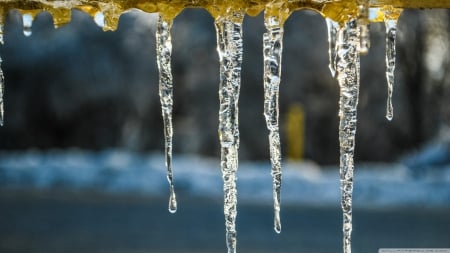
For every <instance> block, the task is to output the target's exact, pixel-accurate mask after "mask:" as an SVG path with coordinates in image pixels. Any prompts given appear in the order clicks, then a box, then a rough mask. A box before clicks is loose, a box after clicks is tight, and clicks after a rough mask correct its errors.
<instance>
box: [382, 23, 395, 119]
mask: <svg viewBox="0 0 450 253" xmlns="http://www.w3.org/2000/svg"><path fill="white" fill-rule="evenodd" d="M384 24H385V26H386V79H387V85H388V97H387V105H386V118H387V119H388V120H392V118H393V117H394V107H393V106H392V93H393V91H394V71H395V55H396V51H395V41H396V37H397V20H395V19H387V20H385V21H384Z"/></svg>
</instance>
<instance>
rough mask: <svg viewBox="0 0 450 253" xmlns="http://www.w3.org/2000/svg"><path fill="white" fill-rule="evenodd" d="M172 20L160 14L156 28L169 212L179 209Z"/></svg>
mask: <svg viewBox="0 0 450 253" xmlns="http://www.w3.org/2000/svg"><path fill="white" fill-rule="evenodd" d="M171 27H172V20H166V19H164V18H163V17H162V16H159V20H158V27H157V29H156V48H157V53H156V56H157V61H158V69H159V96H160V100H161V108H162V117H163V121H164V140H165V156H166V167H167V180H168V181H169V188H170V197H169V212H171V213H175V212H176V211H177V199H176V196H175V187H174V183H173V171H172V137H173V127H172V108H173V83H172V71H171V67H170V61H171V55H172V40H171V36H170V29H171Z"/></svg>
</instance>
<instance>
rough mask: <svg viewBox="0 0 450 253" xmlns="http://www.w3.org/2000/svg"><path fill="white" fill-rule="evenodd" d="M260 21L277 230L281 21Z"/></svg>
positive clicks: (276, 227) (278, 229) (271, 18)
mask: <svg viewBox="0 0 450 253" xmlns="http://www.w3.org/2000/svg"><path fill="white" fill-rule="evenodd" d="M264 24H265V25H266V29H267V32H266V33H264V35H263V40H264V41H263V47H264V116H265V118H266V124H267V128H268V129H269V144H270V161H271V163H272V179H273V206H274V230H275V232H277V233H280V232H281V221H280V199H281V198H280V189H281V144H280V133H279V126H278V115H279V104H278V97H279V86H280V80H281V56H282V51H283V31H284V29H283V24H282V21H281V20H280V18H279V17H276V16H270V15H266V16H265V18H264Z"/></svg>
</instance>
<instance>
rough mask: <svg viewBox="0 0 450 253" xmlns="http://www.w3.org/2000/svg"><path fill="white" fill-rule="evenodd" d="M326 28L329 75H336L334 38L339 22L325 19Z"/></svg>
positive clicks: (335, 37)
mask: <svg viewBox="0 0 450 253" xmlns="http://www.w3.org/2000/svg"><path fill="white" fill-rule="evenodd" d="M325 21H326V24H327V28H328V45H329V48H328V55H329V61H330V62H329V65H328V68H329V69H330V72H331V76H332V77H335V76H336V39H337V36H336V35H337V32H338V30H339V23H338V22H336V21H334V20H332V19H330V18H326V19H325Z"/></svg>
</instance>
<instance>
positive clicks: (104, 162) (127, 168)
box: [0, 149, 450, 208]
mask: <svg viewBox="0 0 450 253" xmlns="http://www.w3.org/2000/svg"><path fill="white" fill-rule="evenodd" d="M283 166H284V171H283V172H284V173H283V185H282V189H281V198H282V202H281V203H282V208H283V205H285V204H301V205H320V206H334V207H338V206H339V204H340V202H339V201H340V189H339V187H340V181H339V180H340V178H339V167H338V166H329V167H320V166H318V165H317V164H315V163H313V162H307V161H306V162H301V163H293V162H288V161H286V162H285V163H284V164H283ZM173 167H174V174H175V181H176V184H177V191H178V192H179V193H182V194H184V195H187V196H192V197H193V198H195V197H206V198H214V199H217V200H221V199H222V198H223V185H222V175H221V171H220V162H219V160H218V159H213V158H205V157H199V156H190V155H179V154H175V155H174V160H173ZM239 167H240V168H239V172H238V183H237V187H238V198H239V202H240V203H243V202H247V203H257V204H264V205H272V203H273V202H272V201H273V200H272V197H273V196H272V177H271V175H270V167H271V165H270V162H269V159H268V160H267V162H248V161H242V162H240V166H239ZM58 187H62V188H66V189H70V190H80V191H83V190H92V189H95V190H98V191H103V192H108V193H133V194H142V195H148V196H156V197H162V198H165V197H166V196H167V194H168V192H167V181H166V170H165V165H164V154H162V153H150V154H138V153H131V152H127V151H122V150H106V151H102V152H91V151H82V150H75V149H72V150H52V151H47V152H41V151H36V150H34V151H33V150H31V151H26V152H17V153H0V189H5V188H13V189H17V188H19V189H23V188H34V189H43V190H48V189H53V188H56V189H58ZM353 204H354V205H355V206H357V207H368V208H371V207H396V206H411V205H414V206H429V207H450V165H447V166H444V167H439V168H435V169H433V170H428V171H427V172H426V173H425V174H424V175H423V176H422V177H420V178H414V177H412V176H411V174H410V171H409V170H408V168H406V167H404V166H403V165H401V164H356V166H355V181H354V195H353Z"/></svg>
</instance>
